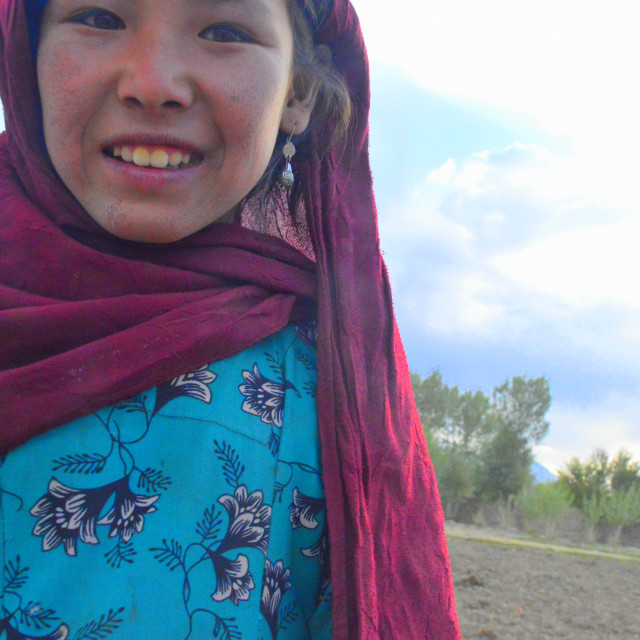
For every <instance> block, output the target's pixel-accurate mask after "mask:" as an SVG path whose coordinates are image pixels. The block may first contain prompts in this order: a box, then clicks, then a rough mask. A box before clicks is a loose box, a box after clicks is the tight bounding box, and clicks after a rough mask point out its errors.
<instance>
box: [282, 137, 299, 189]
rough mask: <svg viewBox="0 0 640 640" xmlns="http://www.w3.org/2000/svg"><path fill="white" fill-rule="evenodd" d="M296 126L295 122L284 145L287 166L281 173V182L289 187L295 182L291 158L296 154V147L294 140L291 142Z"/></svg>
mask: <svg viewBox="0 0 640 640" xmlns="http://www.w3.org/2000/svg"><path fill="white" fill-rule="evenodd" d="M295 128H296V125H295V124H294V125H293V128H292V129H291V133H290V134H289V137H288V138H287V141H286V143H285V145H284V147H282V155H283V156H284V157H285V160H286V166H285V169H284V171H283V172H282V173H281V174H280V184H281V185H282V186H283V187H286V188H287V189H291V187H292V186H293V183H294V182H295V177H294V175H293V169H292V168H291V158H293V156H294V155H295V154H296V148H295V146H294V144H293V142H291V138H292V137H293V132H294V130H295Z"/></svg>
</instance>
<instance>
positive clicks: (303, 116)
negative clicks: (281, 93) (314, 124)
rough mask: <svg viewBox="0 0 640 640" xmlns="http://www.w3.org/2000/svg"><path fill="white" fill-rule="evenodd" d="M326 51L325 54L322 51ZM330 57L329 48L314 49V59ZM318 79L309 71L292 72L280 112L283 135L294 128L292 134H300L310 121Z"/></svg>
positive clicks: (321, 46) (318, 85)
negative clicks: (287, 91) (285, 100)
mask: <svg viewBox="0 0 640 640" xmlns="http://www.w3.org/2000/svg"><path fill="white" fill-rule="evenodd" d="M321 49H326V50H327V51H326V52H325V51H324V50H321ZM327 54H328V55H329V56H331V53H330V51H329V48H328V47H326V46H325V45H320V46H318V47H317V48H316V57H317V58H319V59H323V58H324V57H326V55H327ZM320 82H321V81H320V78H319V77H317V76H316V75H315V74H313V73H311V71H310V70H306V69H298V70H296V71H294V72H293V74H292V77H291V82H290V85H289V93H288V95H287V102H286V103H285V106H284V109H283V110H282V119H281V121H280V129H281V130H282V131H283V132H284V133H287V134H289V133H291V132H292V131H293V128H294V126H295V131H294V133H295V134H296V135H299V134H301V133H302V132H303V131H304V130H305V129H306V128H307V127H308V126H309V121H310V120H311V112H312V111H313V107H314V106H315V104H316V98H317V97H318V91H319V90H320Z"/></svg>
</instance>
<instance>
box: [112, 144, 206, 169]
mask: <svg viewBox="0 0 640 640" xmlns="http://www.w3.org/2000/svg"><path fill="white" fill-rule="evenodd" d="M105 153H106V154H107V155H108V156H110V157H111V158H115V159H116V160H120V161H122V162H128V163H131V164H135V165H136V166H138V167H153V168H155V169H186V168H187V167H192V166H193V165H195V164H198V163H199V162H200V159H199V158H196V157H194V155H193V154H191V153H190V152H188V151H179V150H178V149H167V148H162V147H147V146H141V145H136V146H133V145H123V146H116V147H109V148H107V149H105Z"/></svg>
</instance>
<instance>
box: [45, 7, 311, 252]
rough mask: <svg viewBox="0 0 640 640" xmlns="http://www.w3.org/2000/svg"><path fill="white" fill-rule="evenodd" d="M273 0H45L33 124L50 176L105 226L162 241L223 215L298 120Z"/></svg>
mask: <svg viewBox="0 0 640 640" xmlns="http://www.w3.org/2000/svg"><path fill="white" fill-rule="evenodd" d="M292 48H293V36H292V31H291V26H290V21H289V16H288V12H287V7H286V4H285V0H188V1H185V0H162V2H159V1H158V0H96V1H95V2H92V3H87V2H86V0H49V3H48V5H47V9H46V12H45V15H44V16H43V20H42V27H41V35H40V44H39V48H38V86H39V89H40V96H41V100H42V111H43V123H44V134H45V141H46V145H47V150H48V152H49V156H50V158H51V161H52V163H53V165H54V167H55V169H56V171H57V172H58V174H59V176H60V178H61V179H62V181H63V182H64V183H65V184H66V186H67V187H68V188H69V190H70V191H71V192H72V193H73V194H74V196H75V197H76V198H77V199H78V201H79V202H80V203H81V204H82V205H83V207H84V208H85V209H86V211H87V212H88V213H89V215H90V216H91V217H92V218H93V219H94V220H95V221H96V222H97V223H98V224H99V225H100V226H101V227H103V228H104V229H106V230H107V231H109V232H110V233H112V234H114V235H116V236H118V237H120V238H123V239H128V240H136V241H141V242H172V241H175V240H179V239H181V238H184V237H186V236H188V235H190V234H192V233H195V232H196V231H198V230H200V229H202V228H204V227H205V226H207V225H209V224H211V223H212V222H215V221H216V220H221V219H230V218H231V217H232V216H233V214H234V213H235V211H236V209H237V206H238V203H239V202H240V201H241V200H242V198H244V196H246V195H247V193H249V191H250V190H251V189H252V188H253V186H254V185H255V184H256V182H257V181H258V180H259V178H260V177H261V175H262V173H263V172H264V170H265V167H266V166H267V163H268V161H269V158H270V157H271V154H272V152H273V148H274V144H275V140H276V136H277V133H278V130H279V129H282V130H283V131H285V132H289V131H290V130H291V128H292V127H293V125H294V123H295V128H296V133H300V132H301V131H302V130H303V129H304V128H305V127H306V125H307V123H308V117H309V114H310V108H311V107H312V104H311V106H309V101H306V102H303V101H301V100H298V98H297V97H296V96H295V95H294V93H293V90H292V88H291V87H292V85H293V83H292V74H291V67H292Z"/></svg>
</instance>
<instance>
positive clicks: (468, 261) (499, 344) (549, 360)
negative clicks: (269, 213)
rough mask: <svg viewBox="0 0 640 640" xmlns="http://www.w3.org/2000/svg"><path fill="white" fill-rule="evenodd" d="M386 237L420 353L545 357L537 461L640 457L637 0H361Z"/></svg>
mask: <svg viewBox="0 0 640 640" xmlns="http://www.w3.org/2000/svg"><path fill="white" fill-rule="evenodd" d="M354 5H355V7H356V9H357V11H358V13H359V15H360V18H361V21H362V24H363V30H364V33H365V41H366V42H367V45H368V49H369V55H370V59H371V73H372V115H371V158H372V170H373V174H374V180H375V187H376V192H377V198H378V205H379V212H380V235H381V242H382V247H383V250H384V252H385V258H386V260H387V263H388V267H389V272H390V276H391V281H392V287H393V291H394V298H395V309H396V314H397V317H398V322H399V325H400V329H401V331H402V334H403V338H404V342H405V347H406V351H407V356H408V358H409V363H410V366H411V369H412V370H413V371H415V372H418V373H421V374H422V375H428V374H429V373H430V371H432V370H433V369H434V368H437V369H439V370H440V371H441V372H442V374H443V376H444V379H445V381H446V382H447V383H449V384H452V385H453V384H457V385H459V386H460V387H461V388H463V389H477V388H479V389H482V390H483V391H485V392H486V393H489V392H490V391H491V390H492V388H493V387H494V386H495V385H497V384H499V383H501V382H502V381H504V380H505V379H507V378H509V377H511V376H513V375H528V376H531V377H534V376H540V375H544V376H546V377H547V378H548V379H549V381H550V383H551V389H552V394H553V404H552V408H551V411H550V413H549V418H550V422H551V427H550V431H549V434H548V436H547V438H546V439H545V440H544V441H543V443H542V444H541V445H540V446H539V447H538V448H537V449H536V455H537V459H538V460H539V461H540V462H541V463H542V464H544V465H546V466H548V467H549V468H550V469H552V470H556V469H557V468H558V467H559V466H561V465H562V463H563V462H565V461H567V460H568V459H569V458H571V457H572V456H579V457H581V458H586V457H587V456H589V455H590V453H591V452H592V451H593V450H594V449H595V448H596V447H601V448H605V449H607V450H608V451H610V452H611V453H614V452H616V451H617V450H618V449H619V448H621V447H624V448H626V449H628V450H629V451H631V452H632V453H633V454H634V455H635V457H636V458H637V459H640V394H639V393H638V390H639V386H640V368H639V367H638V363H639V362H640V322H639V321H640V288H639V287H638V286H637V283H636V279H637V276H636V274H638V273H639V272H640V255H639V254H640V252H638V251H637V249H636V244H637V238H638V237H640V218H639V216H638V214H639V213H640V196H639V194H638V192H637V189H636V187H635V183H636V182H637V177H636V174H637V170H638V168H639V165H640V163H639V162H638V159H637V151H636V150H637V148H638V144H639V143H640V128H639V125H638V123H637V114H638V113H640V99H639V96H638V95H637V93H638V92H637V91H635V88H634V87H632V86H631V85H632V84H633V83H631V82H630V79H631V78H632V77H634V75H635V72H634V69H633V67H634V66H635V61H637V60H638V59H639V54H640V45H639V44H638V42H637V38H636V37H635V36H634V34H633V28H632V26H631V25H632V24H633V19H632V13H631V9H632V7H631V6H630V3H628V2H620V1H618V0H614V2H613V5H611V10H610V8H609V6H608V7H607V11H606V14H603V13H602V11H601V10H600V9H598V7H596V6H594V7H593V9H592V8H590V7H588V6H585V5H584V3H582V4H580V3H576V2H573V1H569V0H554V1H553V2H551V0H541V1H538V2H536V3H530V4H529V5H526V4H523V3H513V2H512V1H510V0H509V1H507V0H486V2H483V3H477V2H471V1H469V0H447V2H446V3H442V2H440V3H420V4H418V3H415V1H414V0H396V1H395V2H394V3H393V11H390V9H389V3H388V2H383V1H382V0H354Z"/></svg>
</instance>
